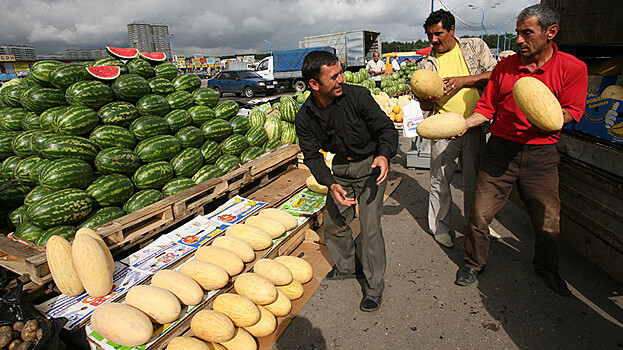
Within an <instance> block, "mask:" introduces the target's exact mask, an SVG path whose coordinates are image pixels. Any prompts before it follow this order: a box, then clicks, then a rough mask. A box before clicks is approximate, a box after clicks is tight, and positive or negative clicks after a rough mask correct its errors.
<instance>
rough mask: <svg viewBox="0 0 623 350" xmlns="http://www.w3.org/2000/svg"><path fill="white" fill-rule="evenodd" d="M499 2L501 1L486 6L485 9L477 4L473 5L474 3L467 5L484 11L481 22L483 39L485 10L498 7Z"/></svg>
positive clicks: (481, 36)
mask: <svg viewBox="0 0 623 350" xmlns="http://www.w3.org/2000/svg"><path fill="white" fill-rule="evenodd" d="M499 4H500V3H499V2H497V3H495V4H493V5H492V6H485V8H484V9H483V8H482V7H479V6H475V5H472V4H469V5H467V6H469V7H471V8H472V9H474V10H478V11H480V12H482V21H481V23H480V25H481V29H480V39H482V38H483V36H484V35H485V12H487V11H489V10H491V9H492V8H495V7H496V6H498V5H499Z"/></svg>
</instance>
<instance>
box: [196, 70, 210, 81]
mask: <svg viewBox="0 0 623 350" xmlns="http://www.w3.org/2000/svg"><path fill="white" fill-rule="evenodd" d="M195 75H196V76H198V77H199V78H201V79H208V72H206V71H204V70H198V71H196V72H195Z"/></svg>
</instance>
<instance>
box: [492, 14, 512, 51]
mask: <svg viewBox="0 0 623 350" xmlns="http://www.w3.org/2000/svg"><path fill="white" fill-rule="evenodd" d="M509 23H510V20H508V21H506V23H504V24H502V25H501V26H496V25H495V24H493V23H491V22H489V24H491V25H492V26H493V27H494V28H496V29H497V32H498V43H497V45H496V46H495V48H496V49H497V50H498V55H499V54H500V35H502V28H504V27H505V26H506V25H507V24H509ZM504 37H506V34H504ZM504 44H505V45H504V50H506V42H505V43H504Z"/></svg>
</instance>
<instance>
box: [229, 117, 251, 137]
mask: <svg viewBox="0 0 623 350" xmlns="http://www.w3.org/2000/svg"><path fill="white" fill-rule="evenodd" d="M231 127H232V131H233V132H234V134H240V135H244V134H246V133H247V131H249V128H250V127H251V124H250V123H249V118H247V117H245V116H243V115H238V116H235V117H233V118H231Z"/></svg>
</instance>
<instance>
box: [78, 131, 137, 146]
mask: <svg viewBox="0 0 623 350" xmlns="http://www.w3.org/2000/svg"><path fill="white" fill-rule="evenodd" d="M89 140H91V142H92V143H94V144H96V145H97V146H98V147H99V148H100V149H106V148H111V147H124V148H134V146H135V145H136V137H135V136H134V133H132V132H131V131H130V130H128V129H126V128H122V127H120V126H116V125H100V126H98V127H96V128H95V129H94V130H93V132H92V133H91V135H90V136H89Z"/></svg>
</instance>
